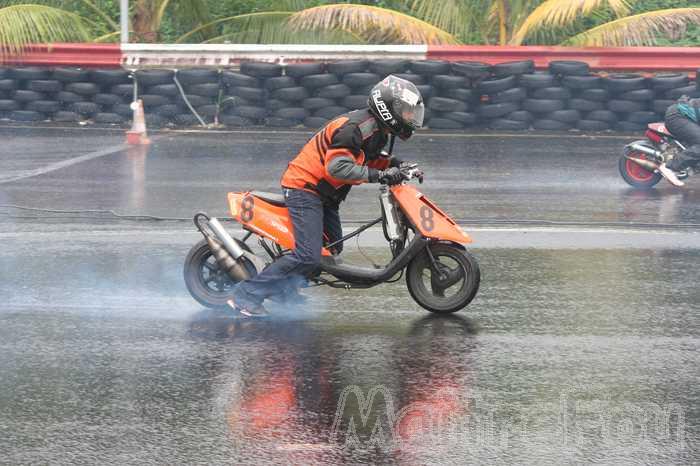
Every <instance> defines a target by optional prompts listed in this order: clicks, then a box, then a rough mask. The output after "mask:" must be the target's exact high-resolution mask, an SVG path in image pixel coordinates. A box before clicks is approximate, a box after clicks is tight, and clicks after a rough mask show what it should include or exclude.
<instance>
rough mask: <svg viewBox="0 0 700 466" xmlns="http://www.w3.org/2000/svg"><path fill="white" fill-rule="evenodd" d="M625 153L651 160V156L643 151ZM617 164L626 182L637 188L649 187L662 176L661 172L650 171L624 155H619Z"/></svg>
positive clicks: (654, 184)
mask: <svg viewBox="0 0 700 466" xmlns="http://www.w3.org/2000/svg"><path fill="white" fill-rule="evenodd" d="M627 155H628V156H629V157H637V158H640V159H643V160H651V157H649V156H648V155H646V154H644V153H643V152H630V153H629V154H627ZM617 166H618V168H619V169H620V175H622V179H624V180H625V181H626V182H627V184H629V185H630V186H633V187H635V188H637V189H651V188H653V187H654V186H656V184H657V183H658V182H659V181H661V178H663V176H662V175H661V173H659V172H651V171H649V170H647V169H646V168H644V167H642V166H640V165H639V164H636V163H634V162H633V161H632V160H629V159H628V158H627V157H625V156H624V155H623V156H621V157H620V160H619V162H618V164H617Z"/></svg>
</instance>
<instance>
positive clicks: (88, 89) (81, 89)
mask: <svg viewBox="0 0 700 466" xmlns="http://www.w3.org/2000/svg"><path fill="white" fill-rule="evenodd" d="M66 91H68V92H74V93H76V94H80V95H89V96H93V95H95V94H97V93H99V92H100V86H98V85H97V84H95V83H69V84H66Z"/></svg>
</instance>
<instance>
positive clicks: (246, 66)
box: [241, 61, 282, 78]
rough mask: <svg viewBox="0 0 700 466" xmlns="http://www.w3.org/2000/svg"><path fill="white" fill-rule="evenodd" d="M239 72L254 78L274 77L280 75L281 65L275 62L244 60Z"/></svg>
mask: <svg viewBox="0 0 700 466" xmlns="http://www.w3.org/2000/svg"><path fill="white" fill-rule="evenodd" d="M241 73H243V74H247V75H248V76H254V77H256V78H274V77H275V76H282V66H280V65H277V64H275V63H263V62H253V61H246V62H243V63H241Z"/></svg>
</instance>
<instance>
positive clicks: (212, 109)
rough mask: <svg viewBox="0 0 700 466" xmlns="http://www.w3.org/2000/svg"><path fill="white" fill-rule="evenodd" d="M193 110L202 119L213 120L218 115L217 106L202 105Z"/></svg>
mask: <svg viewBox="0 0 700 466" xmlns="http://www.w3.org/2000/svg"><path fill="white" fill-rule="evenodd" d="M195 110H197V113H198V114H199V116H201V117H202V118H204V117H206V118H209V119H213V118H214V117H215V116H216V115H218V114H219V106H218V105H216V104H209V105H202V106H201V107H197V108H196V109H195ZM161 115H162V114H161ZM162 116H166V115H162Z"/></svg>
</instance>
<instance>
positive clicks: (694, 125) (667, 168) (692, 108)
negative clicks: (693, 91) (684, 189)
mask: <svg viewBox="0 0 700 466" xmlns="http://www.w3.org/2000/svg"><path fill="white" fill-rule="evenodd" d="M666 128H667V129H668V130H669V131H670V132H671V134H673V135H674V136H675V137H677V138H678V139H679V140H680V141H682V142H683V144H685V145H686V147H687V148H686V150H684V151H683V152H681V153H680V154H678V155H677V156H676V157H674V158H673V159H672V160H671V161H670V162H668V163H664V164H662V165H661V166H660V167H659V171H660V172H661V174H662V175H664V177H666V179H667V180H668V181H670V182H671V183H672V184H674V185H676V186H684V185H685V183H683V182H682V181H681V180H680V179H679V178H678V175H681V177H685V176H687V175H686V172H685V169H686V168H688V166H689V165H690V164H692V163H693V162H694V161H697V160H698V159H700V99H689V98H688V97H687V96H683V97H681V98H680V99H679V100H678V102H676V103H675V104H673V105H671V106H670V107H669V108H668V110H666Z"/></svg>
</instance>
